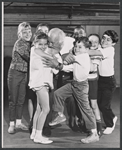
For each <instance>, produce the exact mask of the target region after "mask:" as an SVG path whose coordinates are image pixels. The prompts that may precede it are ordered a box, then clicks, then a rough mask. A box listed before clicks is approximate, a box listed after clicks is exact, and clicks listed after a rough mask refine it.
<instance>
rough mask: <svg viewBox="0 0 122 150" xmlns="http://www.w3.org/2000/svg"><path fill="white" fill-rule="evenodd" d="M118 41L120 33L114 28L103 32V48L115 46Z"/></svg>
mask: <svg viewBox="0 0 122 150" xmlns="http://www.w3.org/2000/svg"><path fill="white" fill-rule="evenodd" d="M117 42H118V34H117V33H116V32H115V31H114V30H107V31H105V32H104V33H103V36H102V40H101V46H102V47H103V48H106V47H111V46H114V45H115V44H116V43H117Z"/></svg>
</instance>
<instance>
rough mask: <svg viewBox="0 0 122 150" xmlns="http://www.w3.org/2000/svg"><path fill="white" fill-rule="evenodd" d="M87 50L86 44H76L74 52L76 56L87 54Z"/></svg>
mask: <svg viewBox="0 0 122 150" xmlns="http://www.w3.org/2000/svg"><path fill="white" fill-rule="evenodd" d="M86 50H87V48H86V47H85V46H84V43H83V42H80V43H78V42H76V44H75V46H74V52H75V55H80V54H82V53H85V52H86Z"/></svg>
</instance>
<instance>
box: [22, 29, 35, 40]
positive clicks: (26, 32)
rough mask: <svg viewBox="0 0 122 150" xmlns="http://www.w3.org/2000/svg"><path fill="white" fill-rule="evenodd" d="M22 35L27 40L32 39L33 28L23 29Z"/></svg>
mask: <svg viewBox="0 0 122 150" xmlns="http://www.w3.org/2000/svg"><path fill="white" fill-rule="evenodd" d="M20 37H21V38H22V39H23V40H25V41H30V39H31V37H32V32H31V29H23V30H22V31H21V32H20Z"/></svg>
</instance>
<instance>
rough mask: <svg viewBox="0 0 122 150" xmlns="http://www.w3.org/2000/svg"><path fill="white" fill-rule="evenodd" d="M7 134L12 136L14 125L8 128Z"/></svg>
mask: <svg viewBox="0 0 122 150" xmlns="http://www.w3.org/2000/svg"><path fill="white" fill-rule="evenodd" d="M8 133H9V134H14V133H15V126H14V125H13V126H9V128H8Z"/></svg>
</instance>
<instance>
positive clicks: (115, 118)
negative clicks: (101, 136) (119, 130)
mask: <svg viewBox="0 0 122 150" xmlns="http://www.w3.org/2000/svg"><path fill="white" fill-rule="evenodd" d="M116 122H117V116H115V117H114V119H113V123H114V125H113V128H115V125H116Z"/></svg>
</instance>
